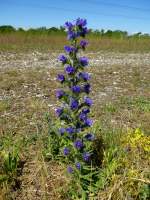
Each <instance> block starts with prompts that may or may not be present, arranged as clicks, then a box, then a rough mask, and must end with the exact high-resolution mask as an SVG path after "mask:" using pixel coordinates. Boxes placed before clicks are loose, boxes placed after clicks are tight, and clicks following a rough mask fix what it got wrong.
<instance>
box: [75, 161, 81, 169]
mask: <svg viewBox="0 0 150 200" xmlns="http://www.w3.org/2000/svg"><path fill="white" fill-rule="evenodd" d="M75 165H76V168H77V169H78V170H80V169H81V163H79V162H77V163H76V164H75Z"/></svg>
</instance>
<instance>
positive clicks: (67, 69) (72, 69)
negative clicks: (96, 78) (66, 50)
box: [65, 65, 75, 75]
mask: <svg viewBox="0 0 150 200" xmlns="http://www.w3.org/2000/svg"><path fill="white" fill-rule="evenodd" d="M65 71H66V73H67V74H69V75H72V74H74V72H75V68H74V67H73V66H71V65H68V66H67V67H66V69H65Z"/></svg>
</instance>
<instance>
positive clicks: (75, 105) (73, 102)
mask: <svg viewBox="0 0 150 200" xmlns="http://www.w3.org/2000/svg"><path fill="white" fill-rule="evenodd" d="M78 106H79V102H78V101H77V100H76V99H71V102H70V107H71V109H72V110H76V109H77V108H78Z"/></svg>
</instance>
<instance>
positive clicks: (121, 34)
mask: <svg viewBox="0 0 150 200" xmlns="http://www.w3.org/2000/svg"><path fill="white" fill-rule="evenodd" d="M89 32H90V35H93V36H98V37H107V38H118V39H119V38H120V39H121V38H131V37H132V38H150V34H148V33H142V32H137V33H134V34H131V35H129V33H128V32H127V31H121V30H114V31H113V30H104V29H101V30H98V29H97V30H94V29H90V30H89ZM9 33H27V34H46V35H50V34H53V33H55V34H56V33H57V34H61V35H63V34H66V33H65V29H64V27H63V26H60V27H59V28H57V27H50V28H47V27H39V28H29V29H23V28H15V27H13V26H10V25H3V26H0V34H9Z"/></svg>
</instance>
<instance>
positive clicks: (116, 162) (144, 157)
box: [0, 35, 150, 200]
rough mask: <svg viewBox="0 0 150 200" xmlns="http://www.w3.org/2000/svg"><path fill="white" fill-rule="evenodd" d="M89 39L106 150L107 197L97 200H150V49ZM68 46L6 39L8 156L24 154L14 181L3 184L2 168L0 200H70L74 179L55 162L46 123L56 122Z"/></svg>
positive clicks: (1, 68) (3, 79)
mask: <svg viewBox="0 0 150 200" xmlns="http://www.w3.org/2000/svg"><path fill="white" fill-rule="evenodd" d="M89 39H90V46H89V49H88V51H87V52H86V53H85V54H86V55H87V56H88V57H89V59H90V67H89V68H88V71H89V73H91V75H92V81H91V84H92V93H91V94H90V95H91V98H92V99H93V100H94V105H93V107H92V118H93V119H94V122H95V123H94V124H95V125H94V127H95V129H96V130H97V132H98V135H99V136H100V137H102V138H103V144H104V155H103V161H102V166H101V168H102V170H101V174H100V179H99V182H98V184H99V185H98V188H99V191H98V194H97V197H95V198H93V197H91V198H90V199H91V200H92V199H98V200H108V199H109V200H111V199H112V200H129V199H130V200H136V199H137V200H138V199H141V200H148V199H149V197H150V192H149V187H150V175H149V164H150V160H149V155H148V154H149V153H150V152H149V151H150V150H149V144H150V139H149V134H150V123H149V119H150V82H149V79H150V53H149V52H150V42H149V41H148V39H145V40H144V39H143V40H133V39H132V40H115V39H108V38H107V39H103V40H98V39H97V38H89ZM31 40H32V42H30V41H31ZM51 44H52V45H51ZM64 44H65V40H64V38H63V37H62V38H60V37H58V36H56V37H54V36H53V37H52V38H44V37H41V38H37V37H35V39H34V38H26V37H24V38H22V37H19V36H17V37H16V36H14V35H8V36H7V37H6V36H5V37H2V36H0V113H1V117H0V124H1V128H0V138H1V139H0V152H2V154H3V153H6V152H7V151H8V152H9V151H10V152H11V151H13V149H15V150H16V149H17V150H18V152H19V164H17V177H16V176H14V177H15V178H14V179H13V180H8V181H5V182H3V179H4V178H5V177H3V176H2V171H3V169H2V165H1V166H0V184H1V182H2V184H1V185H0V186H1V187H0V199H4V200H5V199H13V200H14V199H16V200H19V199H21V200H28V199H29V200H35V199H37V200H48V199H50V200H55V199H58V200H59V199H66V200H68V198H67V197H66V193H67V188H68V185H69V182H70V178H69V177H67V176H64V166H63V165H62V164H60V162H59V160H53V159H49V149H50V147H49V143H48V142H49V140H48V138H49V137H48V131H49V127H48V123H47V121H46V114H49V113H50V114H51V116H52V117H53V119H54V120H55V119H56V117H55V114H54V110H55V108H56V107H57V104H58V102H57V101H56V97H55V90H56V88H58V87H59V84H58V83H57V82H56V75H57V74H58V73H59V72H61V71H62V70H63V69H62V67H61V66H60V64H59V63H58V62H57V57H58V55H59V53H60V52H62V47H63V45H64ZM135 130H136V131H135ZM143 133H144V135H143ZM99 156H101V147H99ZM0 162H1V163H3V160H2V158H0Z"/></svg>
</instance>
